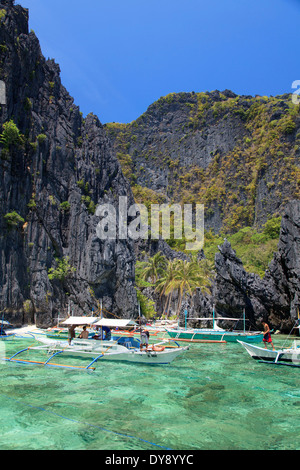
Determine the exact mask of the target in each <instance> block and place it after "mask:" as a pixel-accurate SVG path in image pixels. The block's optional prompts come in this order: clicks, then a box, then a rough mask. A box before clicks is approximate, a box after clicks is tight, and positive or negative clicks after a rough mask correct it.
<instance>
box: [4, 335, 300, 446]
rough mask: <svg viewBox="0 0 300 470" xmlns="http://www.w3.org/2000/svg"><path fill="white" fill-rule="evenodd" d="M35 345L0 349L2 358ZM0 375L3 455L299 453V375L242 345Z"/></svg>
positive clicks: (14, 368) (12, 367)
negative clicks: (146, 360) (165, 360)
mask: <svg viewBox="0 0 300 470" xmlns="http://www.w3.org/2000/svg"><path fill="white" fill-rule="evenodd" d="M273 339H274V340H275V345H276V346H279V345H280V344H282V343H283V341H284V338H283V337H273ZM32 343H33V340H32V339H31V340H15V341H9V342H1V344H0V347H1V348H2V355H3V354H5V355H6V356H9V355H12V354H13V352H16V351H18V350H20V349H22V347H26V346H29V345H32ZM3 348H5V349H6V350H5V351H3ZM23 358H26V355H25V356H23ZM66 361H67V360H66V359H64V363H67V364H68V363H70V361H69V360H68V362H66ZM0 373H1V381H0V398H1V407H0V422H1V435H0V449H1V450H4V449H7V450H24V449H29V450H45V449H49V450H63V449H65V450H73V449H78V450H83V449H86V450H95V449H98V450H160V449H172V450H191V451H192V450H229V449H230V450H246V449H247V450H254V449H257V450H260V449H264V450H267V449H269V450H273V449H274V450H275V449H281V450H295V449H300V442H299V435H300V419H299V417H300V370H299V369H295V368H290V367H284V366H280V367H276V366H272V365H268V364H260V363H257V362H256V361H254V360H253V359H251V358H250V356H249V355H248V354H247V353H246V351H244V349H243V348H242V347H241V346H240V345H239V344H233V343H227V344H193V345H191V347H190V350H189V351H187V352H186V353H185V354H184V355H183V356H181V357H179V358H177V359H176V360H175V361H174V362H173V363H171V364H170V365H168V366H144V365H134V364H126V363H113V362H105V363H104V362H102V363H99V364H98V365H97V370H96V371H95V372H83V371H76V370H65V369H53V368H43V367H38V366H33V365H17V364H8V363H3V362H2V361H1V362H0Z"/></svg>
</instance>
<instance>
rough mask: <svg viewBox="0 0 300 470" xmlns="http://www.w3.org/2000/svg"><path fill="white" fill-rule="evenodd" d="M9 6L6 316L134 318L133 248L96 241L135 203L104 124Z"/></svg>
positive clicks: (1, 171) (3, 180)
mask: <svg viewBox="0 0 300 470" xmlns="http://www.w3.org/2000/svg"><path fill="white" fill-rule="evenodd" d="M0 8H1V10H0V11H1V19H0V21H1V29H0V80H2V81H4V82H5V84H6V105H5V106H1V111H0V126H1V127H0V132H2V142H1V144H0V149H1V154H0V201H1V205H0V253H1V260H0V286H1V291H0V310H2V309H6V312H7V318H9V319H11V320H12V321H13V322H14V323H18V324H20V323H22V322H24V321H34V320H36V321H37V324H39V325H49V324H51V322H52V321H53V319H54V318H56V317H57V316H58V314H59V313H60V314H64V313H65V312H66V310H67V307H68V305H70V306H71V309H72V310H73V311H74V313H83V312H85V313H90V312H91V310H92V309H94V310H95V309H97V307H98V305H99V302H100V299H102V300H103V306H104V307H105V308H107V309H108V310H109V311H112V312H114V313H115V314H117V315H119V316H125V317H128V316H130V315H133V316H134V315H135V314H136V313H137V300H136V292H135V289H134V269H135V268H134V266H135V256H134V247H133V245H132V243H131V242H127V241H123V240H122V241H118V240H117V241H116V242H106V241H103V240H100V239H99V238H97V235H96V226H97V223H98V221H99V218H98V217H96V215H95V209H96V207H97V205H98V204H100V203H109V202H110V203H114V202H115V203H117V201H118V196H119V195H123V196H128V199H129V202H130V201H131V202H133V199H132V193H131V190H130V187H129V185H128V183H127V181H126V179H125V178H124V176H123V174H122V171H121V168H120V165H119V162H118V160H117V159H116V158H115V157H114V156H113V154H112V151H111V148H110V142H109V140H108V138H107V135H106V133H105V131H104V130H103V126H102V125H101V123H100V122H99V120H98V118H97V117H96V116H94V115H88V116H87V118H86V119H83V117H82V115H81V113H80V110H79V108H78V107H77V106H76V105H75V104H74V102H73V99H72V97H71V96H70V95H69V94H68V92H67V91H66V90H65V88H64V87H63V86H62V84H61V80H60V70H59V66H58V65H57V64H55V62H54V61H52V60H45V58H44V57H43V55H42V53H41V50H40V45H39V41H38V39H37V38H36V36H35V34H34V33H33V32H30V33H29V32H28V12H27V10H26V9H24V8H22V7H21V6H18V5H16V6H15V5H14V2H13V1H11V0H2V1H1V2H0ZM8 123H9V125H8ZM6 126H7V127H6ZM9 126H10V127H9ZM57 267H60V268H61V269H62V271H63V272H62V273H60V274H59V272H57V271H56V272H55V275H54V277H53V278H52V279H50V278H49V270H50V269H51V268H53V269H57Z"/></svg>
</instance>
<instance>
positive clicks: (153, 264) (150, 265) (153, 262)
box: [142, 251, 167, 284]
mask: <svg viewBox="0 0 300 470" xmlns="http://www.w3.org/2000/svg"><path fill="white" fill-rule="evenodd" d="M166 265H167V260H166V258H165V257H164V256H163V255H162V254H161V252H160V251H159V252H158V253H156V255H154V256H153V257H152V258H150V259H149V261H147V262H146V263H145V266H144V269H143V274H142V278H143V279H144V280H145V281H147V280H148V279H149V278H150V280H151V282H152V283H153V284H155V283H156V281H157V280H158V278H159V276H160V275H161V274H163V272H164V270H165V269H166Z"/></svg>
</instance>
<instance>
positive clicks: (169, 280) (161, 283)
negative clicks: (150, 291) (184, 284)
mask: <svg viewBox="0 0 300 470" xmlns="http://www.w3.org/2000/svg"><path fill="white" fill-rule="evenodd" d="M177 262H178V260H171V261H170V260H169V261H168V263H167V266H166V269H165V271H164V273H163V275H162V276H161V277H160V278H159V279H157V281H156V284H155V285H156V288H155V290H156V291H157V292H160V297H162V296H163V295H164V296H165V297H166V302H165V305H164V314H166V317H167V318H168V314H169V310H170V305H171V300H172V295H173V291H174V289H173V279H174V273H175V270H176V265H177Z"/></svg>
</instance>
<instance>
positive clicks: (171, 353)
mask: <svg viewBox="0 0 300 470" xmlns="http://www.w3.org/2000/svg"><path fill="white" fill-rule="evenodd" d="M73 318H74V317H70V318H69V319H68V321H69V322H70V324H72V323H71V322H72V321H74V320H72V319H73ZM94 320H97V319H95V318H94ZM81 321H83V320H81ZM115 322H116V320H109V319H106V318H103V319H101V320H99V321H96V322H95V323H93V326H96V327H100V331H101V328H104V327H106V328H110V327H112V326H113V325H115ZM81 324H83V323H81ZM88 324H89V323H88ZM36 339H37V340H38V341H39V342H40V343H42V345H39V346H31V347H29V348H25V349H22V350H21V351H18V352H17V353H16V354H14V355H13V356H11V357H10V358H6V359H5V360H6V361H8V362H16V363H21V364H28V363H29V364H38V365H44V366H48V367H66V368H81V369H87V370H89V369H93V365H94V364H95V363H97V362H98V361H100V360H105V361H106V360H109V361H126V362H133V363H142V364H149V365H158V364H159V365H162V364H170V363H171V362H172V361H173V360H174V359H175V358H176V357H178V356H179V355H181V354H182V353H184V352H185V351H187V350H188V349H189V348H188V347H180V346H179V345H178V344H177V343H176V342H172V345H170V344H169V343H170V341H168V340H167V341H166V340H164V341H162V342H161V343H157V344H153V345H149V347H148V350H145V349H143V350H141V349H140V346H141V342H140V340H139V339H137V338H133V337H120V336H116V337H114V336H113V337H111V339H110V340H101V339H100V340H96V339H86V340H83V339H78V338H77V339H73V340H72V342H71V344H69V342H68V341H66V340H57V339H56V340H55V339H51V338H47V337H46V336H39V335H38V336H37V337H36ZM174 343H175V345H174ZM26 351H40V352H46V353H47V354H48V355H49V356H50V357H49V358H48V359H47V360H46V361H44V362H40V361H30V360H21V359H20V355H21V354H22V353H24V352H26ZM59 355H64V356H72V357H75V358H89V363H88V365H87V366H85V367H82V366H77V367H76V366H66V365H60V364H54V363H53V362H51V361H52V359H53V358H54V357H57V356H59ZM18 356H19V357H18Z"/></svg>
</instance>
